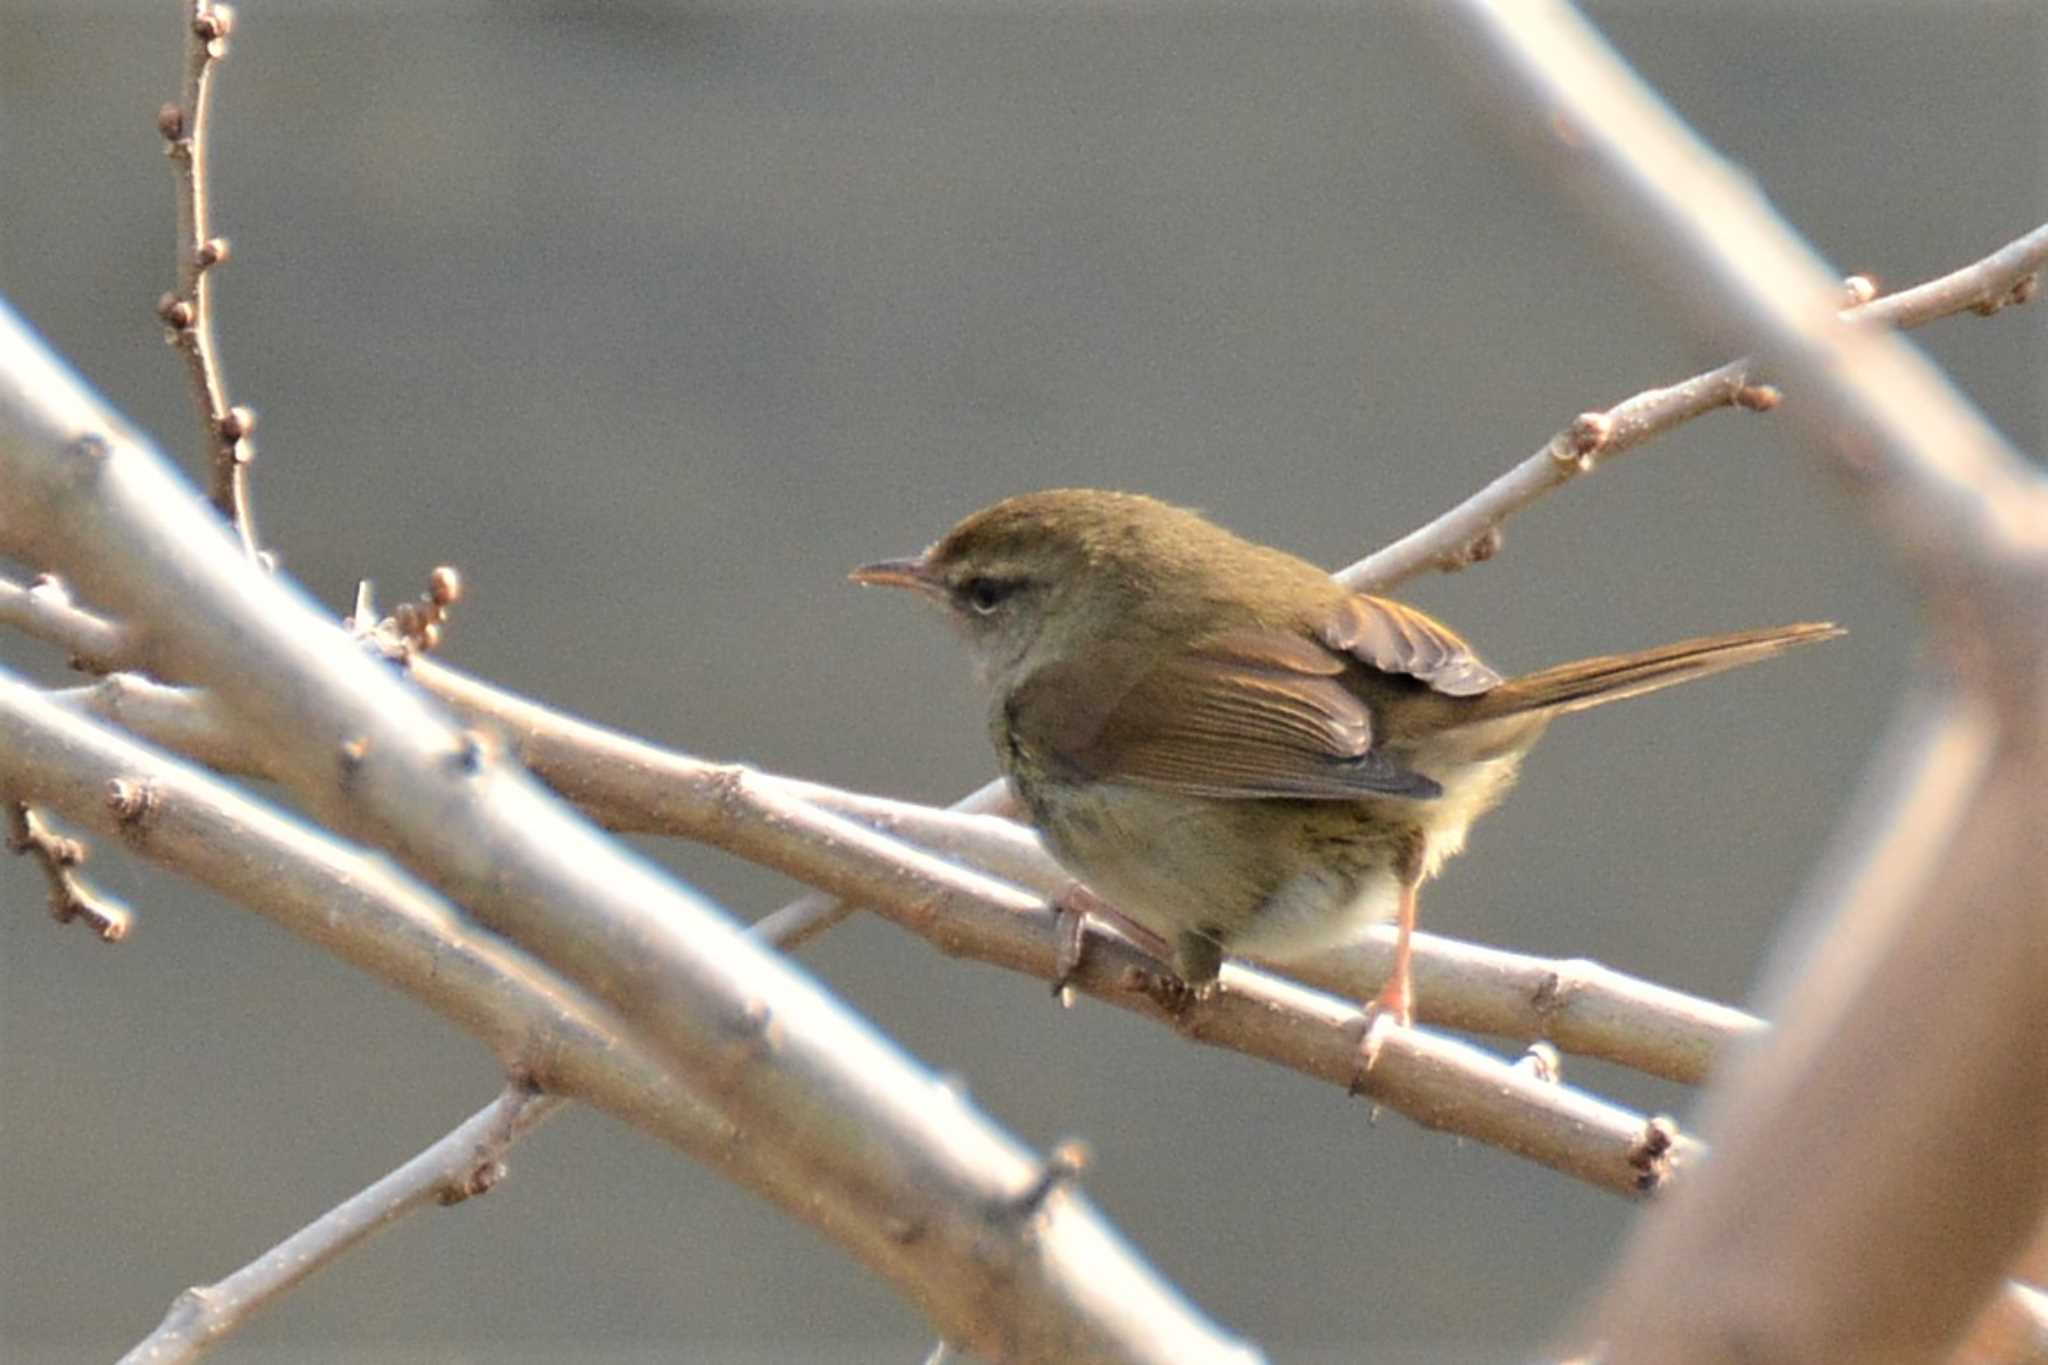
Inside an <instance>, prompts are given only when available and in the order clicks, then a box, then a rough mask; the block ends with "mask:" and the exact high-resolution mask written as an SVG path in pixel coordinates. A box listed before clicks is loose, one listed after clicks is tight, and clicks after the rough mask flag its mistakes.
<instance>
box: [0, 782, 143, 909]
mask: <svg viewBox="0 0 2048 1365" xmlns="http://www.w3.org/2000/svg"><path fill="white" fill-rule="evenodd" d="M4 804H5V806H6V808H7V846H8V848H10V849H12V850H13V851H14V852H16V853H20V854H25V855H28V856H30V857H33V858H34V859H35V860H36V865H37V866H38V867H40V868H42V870H43V879H44V880H45V881H47V882H48V883H49V886H50V916H51V918H53V919H55V920H56V921H57V923H59V924H69V923H70V922H71V921H72V920H74V919H82V920H84V921H85V924H86V927H87V928H89V929H91V930H92V931H93V933H94V934H96V935H98V936H99V938H100V941H101V942H103V943H119V942H120V941H121V940H122V939H124V938H126V937H128V931H129V930H130V929H132V928H133V927H134V925H135V916H134V913H133V912H132V911H130V910H129V909H128V907H127V906H125V905H123V904H121V902H119V901H117V900H115V899H114V898H113V897H111V896H109V895H107V894H106V893H104V892H102V891H100V890H98V889H97V888H95V887H94V886H93V885H92V883H90V882H88V881H86V879H85V877H84V876H83V874H81V873H80V872H79V870H78V869H79V867H80V865H81V864H83V863H84V862H85V859H86V856H87V852H88V850H87V849H86V846H85V844H84V843H83V842H81V841H80V840H77V839H72V838H69V837H67V836H65V835H62V834H59V833H57V831H56V830H54V829H52V828H50V824H49V821H47V820H45V819H44V818H43V816H42V812H40V811H38V810H36V809H35V807H33V806H31V805H29V804H28V803H27V802H25V801H6V802H4Z"/></svg>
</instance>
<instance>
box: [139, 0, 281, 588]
mask: <svg viewBox="0 0 2048 1365" xmlns="http://www.w3.org/2000/svg"><path fill="white" fill-rule="evenodd" d="M185 11H186V14H185V79H184V88H183V89H182V91H181V92H180V93H179V97H178V102H177V103H176V104H166V105H165V106H164V107H163V108H162V109H161V110H159V111H158V113H157V131H158V132H160V133H162V134H163V137H164V152H165V154H166V155H168V156H169V157H170V159H171V166H172V168H173V170H174V171H175V179H176V191H177V193H176V198H177V201H178V276H177V278H178V282H177V287H176V289H175V290H174V291H173V292H171V293H168V294H165V295H164V296H163V297H162V298H161V299H159V300H158V301H157V316H158V317H159V318H161V319H162V320H163V324H164V327H165V332H166V337H167V339H168V340H169V341H170V343H171V345H172V346H173V347H174V348H175V349H176V350H177V352H178V354H179V355H180V356H181V357H183V359H184V361H185V369H186V373H187V374H188V375H189V376H190V378H191V381H192V398H193V401H194V403H195V404H197V406H198V408H199V421H200V426H201V428H202V429H203V430H204V432H205V435H206V442H207V448H208V451H209V452H210V455H211V466H212V476H211V479H210V480H209V485H208V486H209V497H210V498H211V500H212V502H213V506H214V510H215V511H217V512H219V513H220V514H221V515H222V516H223V517H225V518H227V520H228V521H229V523H230V524H232V525H233V526H234V528H235V534H236V535H237V536H239V537H240V538H241V541H242V550H243V552H244V553H245V554H247V555H249V556H250V557H251V558H252V559H253V558H255V557H256V556H257V554H258V553H259V550H260V548H261V547H260V545H259V543H258V541H257V539H256V516H255V512H254V510H253V509H252V508H251V506H250V499H249V462H250V461H251V460H252V459H254V458H255V448H254V447H253V446H252V445H251V444H250V442H249V433H250V432H251V431H252V430H254V428H255V425H256V415H255V414H254V413H253V412H251V411H250V410H249V409H248V408H246V407H236V406H234V405H232V404H230V403H229V402H228V392H227V383H226V381H225V380H223V379H222V378H221V372H220V353H219V349H218V346H217V344H216V342H215V339H214V328H213V321H214V317H213V314H214V309H213V272H214V269H215V267H217V266H219V265H221V264H223V263H224V262H226V260H227V258H228V243H227V239H226V238H224V237H216V236H214V235H213V212H212V190H213V187H212V183H211V181H210V180H209V178H208V174H207V169H208V157H209V154H210V151H211V148H210V133H211V128H212V111H213V77H214V72H215V71H216V70H217V69H218V68H219V66H220V63H221V59H222V58H224V57H226V56H227V51H228V35H229V34H230V33H231V32H232V31H233V30H234V26H235V11H234V10H233V9H232V8H230V7H229V6H227V5H223V4H216V3H213V0H187V2H186V3H185Z"/></svg>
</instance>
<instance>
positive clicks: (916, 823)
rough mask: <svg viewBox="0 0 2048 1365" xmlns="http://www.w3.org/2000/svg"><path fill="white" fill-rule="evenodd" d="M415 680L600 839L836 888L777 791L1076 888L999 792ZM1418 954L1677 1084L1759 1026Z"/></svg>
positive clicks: (1483, 1025) (1367, 994)
mask: <svg viewBox="0 0 2048 1365" xmlns="http://www.w3.org/2000/svg"><path fill="white" fill-rule="evenodd" d="M413 676H414V677H415V678H416V679H417V680H418V681H419V682H420V683H421V684H422V685H423V686H425V687H426V688H427V689H428V690H429V691H431V692H433V693H434V694H435V695H437V696H439V697H441V698H442V699H443V700H445V701H447V702H448V703H449V704H450V705H452V706H454V707H456V708H457V709H458V710H459V711H461V712H462V713H463V714H464V715H466V716H469V717H471V718H472V719H473V720H476V721H478V722H482V723H488V724H490V725H491V726H493V727H495V728H498V729H499V730H500V731H501V732H502V733H503V734H504V735H505V736H506V737H507V739H508V741H509V742H510V743H511V745H512V747H513V748H514V749H515V751H517V752H518V753H519V754H520V756H521V757H522V758H523V759H525V761H526V762H527V763H528V764H529V765H530V766H531V767H532V768H533V770H534V771H535V772H536V773H538V774H539V775H540V777H541V778H542V779H543V780H544V781H546V782H547V783H548V784H549V785H550V786H552V787H554V788H555V789H556V790H557V791H560V792H561V793H562V794H563V795H565V796H567V797H569V798H570V799H571V800H574V801H575V802H576V803H577V804H578V805H580V806H582V807H583V808H584V809H585V810H586V811H588V812H589V813H590V815H591V816H592V818H594V819H596V820H598V821H599V822H600V823H603V824H605V825H606V826H608V827H610V828H614V829H627V830H634V831H637V832H642V833H662V834H673V835H681V836H684V837H687V838H693V839H700V840H704V841H706V842H709V843H714V844H717V845H718V846H719V847H722V848H725V849H727V850H729V851H731V852H734V853H737V854H739V855H740V856H741V857H744V858H749V859H752V860H754V861H756V862H760V863H762V864H764V865H766V866H770V867H773V868H775V869H776V870H778V871H781V872H784V873H786V874H788V875H790V876H794V877H797V878H799V879H801V880H804V881H808V882H810V883H812V884H813V885H816V886H826V887H831V886H833V885H834V883H833V882H832V881H830V880H827V878H828V877H830V876H831V875H833V874H832V873H831V872H830V871H829V870H826V869H823V868H821V866H820V864H819V860H820V859H821V857H822V855H821V852H820V850H819V849H818V848H817V847H816V846H813V845H811V844H808V843H807V842H806V841H805V840H804V839H803V838H801V837H799V836H798V830H797V827H795V826H792V825H789V824H786V823H783V821H784V819H785V817H784V815H783V814H781V813H779V811H776V810H770V809H767V808H764V807H757V806H751V805H749V804H747V801H746V800H745V799H744V798H745V795H746V794H747V793H758V792H764V791H768V790H770V789H773V790H776V791H779V792H781V793H782V794H784V795H786V796H790V797H794V798H797V799H800V800H803V801H805V802H807V803H809V804H811V805H813V806H817V807H821V808H823V809H828V810H836V811H841V812H844V813H845V814H848V815H850V816H852V817H854V818H855V819H858V820H861V821H862V822H863V823H865V824H867V825H869V826H870V827H871V828H875V829H878V830H881V831H883V832H886V833H892V834H895V835H898V836H899V837H902V838H905V839H908V840H910V841H912V842H914V843H917V844H919V845H920V846H922V847H924V848H927V849H930V850H932V851H933V852H936V853H939V854H941V855H943V856H952V857H958V858H962V859H965V860H967V861H969V862H971V863H972V864H973V865H974V867H976V868H977V869H978V870H981V871H985V872H988V873H989V874H991V875H993V876H996V877H999V878H1001V879H1003V880H1004V881H1007V882H1010V883H1013V884H1015V885H1017V886H1020V887H1023V888H1026V889H1028V890H1030V891H1033V892H1035V893H1037V895H1038V896H1041V897H1050V896H1056V895H1058V894H1059V893H1060V892H1061V891H1063V890H1064V889H1065V888H1066V887H1067V886H1069V885H1071V883H1072V878H1071V876H1070V875H1069V874H1068V873H1067V872H1065V871H1064V870H1063V869H1062V868H1060V867H1059V865H1058V864H1056V863H1055V862H1053V861H1052V859H1051V857H1050V856H1049V855H1047V854H1046V853H1045V852H1044V850H1043V846H1042V845H1040V844H1039V842H1038V840H1037V839H1036V837H1035V836H1033V835H1029V834H1026V833H1025V832H1024V831H1022V830H1021V829H1020V828H1019V827H1018V826H1015V825H1013V824H1010V823H1009V822H1007V821H997V820H995V819H994V818H993V817H991V816H987V815H980V814H975V813H972V812H971V811H968V810H967V809H966V807H967V806H969V805H970V804H971V805H974V806H979V807H982V808H984V809H985V808H988V807H993V806H995V805H997V804H999V803H1001V804H1005V805H1006V804H1007V792H1006V791H1005V789H1004V788H1003V785H1002V784H1001V783H1000V782H997V783H993V784H991V785H990V786H988V787H984V788H983V789H982V790H981V791H979V792H976V793H975V794H974V795H973V796H972V797H970V798H968V801H966V802H963V803H961V805H960V806H956V807H954V808H953V810H952V811H950V812H940V811H934V810H931V809H929V808H927V807H921V806H915V805H911V804H909V803H905V802H894V801H886V800H883V799H881V798H877V797H868V796H856V795H854V794H852V793H847V792H840V791H837V790H836V789H834V788H830V787H824V786H820V785H818V784H815V783H799V782H794V781H792V780H790V779H787V778H774V777H769V776H767V775H765V774H761V773H757V772H754V771H752V770H750V769H743V768H739V767H736V766H733V765H724V764H713V763H707V762H705V761H704V760H702V759H697V758H692V757H690V756H688V755H686V754H680V753H677V752H675V751H673V750H669V749H663V748H660V747H658V746H655V745H651V744H647V743H644V742H642V741H639V740H635V739H632V738H630V737H628V736H625V735H622V734H619V733H618V732H617V731H613V730H607V729H605V728H603V727H601V726H596V725H592V724H590V723H589V722H586V721H581V720H577V719H575V718H574V717H571V716H567V715H565V714H563V713H561V712H558V711H555V710H552V709H551V708H548V707H545V706H541V705H540V704H538V703H536V702H533V701H531V700H529V699H526V698H523V697H518V696H515V695H513V694H511V693H509V692H506V691H504V690H503V689H500V688H495V687H492V686H490V685H489V684H487V683H484V682H481V681H479V680H478V679H475V678H472V677H469V676H468V675H466V674H463V673H460V672H457V671H456V670H454V669H450V668H447V667H445V666H443V665H439V664H432V663H425V662H416V663H415V664H414V667H413ZM736 791H737V793H739V797H740V799H737V800H736V799H733V798H734V796H735V792H736ZM741 826H744V828H741ZM849 856H860V857H870V856H871V857H874V858H876V859H877V860H878V862H887V861H889V860H891V859H893V858H894V857H896V854H895V852H894V851H893V850H889V849H887V848H886V846H874V847H873V848H863V849H862V850H860V851H858V852H857V853H850V854H849ZM828 903H829V902H827V901H824V900H822V899H820V900H818V901H815V902H814V901H813V900H812V899H811V898H806V900H804V901H800V902H798V903H797V904H798V906H803V907H806V910H807V909H808V907H809V906H810V905H811V904H820V905H823V904H828ZM803 913H805V912H803V911H798V910H796V909H794V908H792V909H788V910H784V911H781V912H778V916H776V917H770V918H771V919H772V920H775V925H774V927H775V929H776V931H777V932H778V933H779V934H788V935H790V936H791V937H795V936H797V935H798V934H800V933H801V932H802V929H801V926H802V925H803V924H805V923H806V921H805V920H803V919H800V918H799V916H800V915H802V914H803ZM884 913H889V911H888V910H886V909H885V910H884ZM919 913H920V923H921V924H922V923H927V922H928V923H929V927H928V928H920V929H918V932H920V933H923V934H925V936H927V937H933V938H941V937H951V938H954V939H955V941H958V935H957V934H956V933H954V932H953V931H951V930H950V929H949V928H948V926H947V925H946V924H945V923H944V922H943V920H944V912H943V910H941V909H938V908H936V907H930V906H928V907H925V908H924V909H923V910H921V911H920V912H919ZM780 916H788V918H786V919H783V918H779V917H780ZM891 917H892V918H893V917H894V916H893V915H892V916H891ZM926 917H929V918H928V921H927V918H926ZM764 923H765V921H764ZM1415 951H1416V954H1417V957H1416V971H1417V976H1418V981H1419V983H1420V984H1421V986H1422V990H1421V993H1420V997H1419V999H1418V1009H1419V1010H1420V1015H1421V1017H1422V1018H1423V1019H1425V1020H1427V1021H1429V1022H1431V1023H1435V1024H1440V1025H1443V1026H1446V1027H1449V1028H1458V1029H1467V1030H1472V1031H1475V1032H1481V1033H1494V1034H1501V1035H1504V1036H1507V1037H1512V1038H1515V1039H1518V1040H1520V1041H1524V1042H1527V1041H1531V1040H1534V1039H1538V1038H1542V1039H1547V1040H1549V1041H1551V1042H1554V1043H1556V1044H1557V1045H1558V1046H1560V1047H1562V1048H1564V1049H1566V1050H1567V1051H1571V1052H1577V1053H1580V1054H1582V1055H1588V1056H1597V1057H1602V1058H1605V1059H1608V1060H1611V1061H1617V1062H1621V1063H1622V1064H1624V1065H1627V1066H1633V1067H1636V1068H1638V1069H1640V1070H1644V1071H1648V1072H1650V1073H1652V1074H1654V1075H1660V1076H1666V1077H1669V1078H1671V1079H1673V1080H1680V1081H1697V1080H1699V1079H1700V1078H1701V1077H1703V1076H1704V1075H1705V1073H1706V1071H1707V1068H1708V1067H1709V1066H1710V1065H1711V1064H1712V1062H1713V1060H1714V1058H1715V1057H1716V1056H1717V1055H1719V1054H1721V1053H1722V1052H1724V1051H1725V1049H1726V1048H1727V1047H1728V1045H1729V1044H1730V1043H1732V1042H1734V1041H1736V1040H1738V1039H1740V1038H1743V1037H1746V1036H1749V1035H1752V1034H1754V1033H1755V1032H1756V1031H1758V1030H1759V1029H1761V1027H1762V1025H1761V1024H1760V1023H1759V1022H1758V1021H1757V1020H1756V1019H1754V1018H1752V1017H1751V1016H1749V1015H1745V1014H1743V1013H1741V1012H1740V1011H1738V1010H1731V1009H1727V1008H1726V1007H1723V1006H1718V1005H1714V1004H1711V1003H1709V1002H1707V1001H1703V1000H1698V999H1695V998H1692V997H1689V996H1685V995H1683V994H1681V993H1679V992H1676V991H1671V990H1667V989H1665V988H1663V987H1659V986H1655V985H1652V984H1650V983H1647V982H1642V981H1637V980H1634V979H1632V978H1629V977H1626V976H1623V975H1622V974H1620V973H1618V972H1613V971H1611V970H1609V969H1607V968H1604V967H1601V966H1599V965H1597V964H1595V963H1591V962H1585V961H1571V962H1558V961H1550V960H1545V959H1539V958H1531V957H1526V956H1522V955H1519V954H1513V953H1504V952H1500V951H1498V950H1494V949H1487V948H1479V947H1475V946H1471V945H1465V944H1458V943H1455V942H1452V941H1450V940H1446V939H1440V938H1436V937H1434V936H1431V935H1419V936H1418V937H1417V939H1416V945H1415ZM976 955H977V956H979V954H976ZM984 960H993V959H984ZM1052 962H1053V959H1052V958H1050V957H1047V958H1045V959H1044V965H1043V967H1042V968H1041V969H1040V970H1039V974H1040V975H1042V976H1043V977H1044V978H1045V979H1047V980H1050V979H1051V977H1052V975H1053V972H1054V970H1055V969H1054V968H1053V966H1052ZM1391 969H1392V949H1391V942H1390V940H1389V939H1387V938H1386V937H1385V936H1384V935H1382V934H1375V935H1374V936H1373V937H1371V938H1369V939H1367V940H1365V941H1363V942H1361V943H1359V944H1357V945H1354V946H1352V947H1348V948H1345V949H1341V950H1338V951H1335V952H1332V953H1330V954H1329V955H1327V956H1326V957H1325V958H1323V959H1322V960H1319V961H1318V962H1315V963H1313V964H1289V965H1288V966H1287V967H1286V969H1285V970H1284V971H1283V972H1282V975H1288V976H1294V977H1296V978H1297V979H1300V980H1303V981H1306V982H1309V983H1310V984H1313V985H1315V986H1318V987H1320V988H1322V989H1324V990H1327V991H1331V992H1333V993H1335V994H1338V995H1342V996H1346V997H1348V998H1351V999H1355V1000H1366V999H1370V998H1371V997H1372V996H1373V994H1374V993H1375V992H1377V991H1378V989H1379V987H1380V984H1381V983H1382V982H1383V981H1384V980H1385V979H1386V975H1387V973H1388V971H1390V970H1391ZM1396 1107H1399V1106H1398V1105H1397V1106H1396Z"/></svg>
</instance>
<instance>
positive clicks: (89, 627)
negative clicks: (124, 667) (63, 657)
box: [0, 574, 129, 672]
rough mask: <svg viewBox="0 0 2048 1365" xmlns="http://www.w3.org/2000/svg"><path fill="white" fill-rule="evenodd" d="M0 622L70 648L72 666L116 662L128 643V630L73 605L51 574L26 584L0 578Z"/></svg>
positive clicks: (94, 666) (103, 665)
mask: <svg viewBox="0 0 2048 1365" xmlns="http://www.w3.org/2000/svg"><path fill="white" fill-rule="evenodd" d="M0 625H8V626H13V627H14V628H15V629H16V630H19V631H20V632H21V633H22V634H24V635H27V636H30V637H31V638H34V639H38V640H43V641H47V642H48V643H50V644H54V645H57V646H59V647H60V648H63V649H67V650H69V651H70V652H71V661H72V664H73V665H74V666H75V667H79V668H84V669H89V670H91V671H93V672H102V671H104V670H106V669H107V668H111V667H115V666H117V663H116V661H117V660H119V659H120V658H121V657H122V656H123V655H124V654H125V653H126V652H127V650H128V647H129V641H128V637H127V632H125V631H123V630H122V629H121V628H120V627H119V626H117V625H115V624H114V623H113V622H112V621H109V620H106V619H105V618H103V617H99V616H95V615H93V614H92V613H91V612H89V611H85V610H82V609H81V608H79V607H78V606H76V605H74V604H73V603H72V601H71V594H70V593H69V592H68V591H66V590H65V587H64V584H63V581H62V580H60V579H58V578H57V577H56V576H55V575H52V574H43V575H41V576H39V577H38V578H37V579H36V580H35V582H33V583H31V584H30V585H29V586H27V587H25V588H24V587H22V586H21V584H19V583H15V582H13V581H11V580H9V579H6V578H0Z"/></svg>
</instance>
